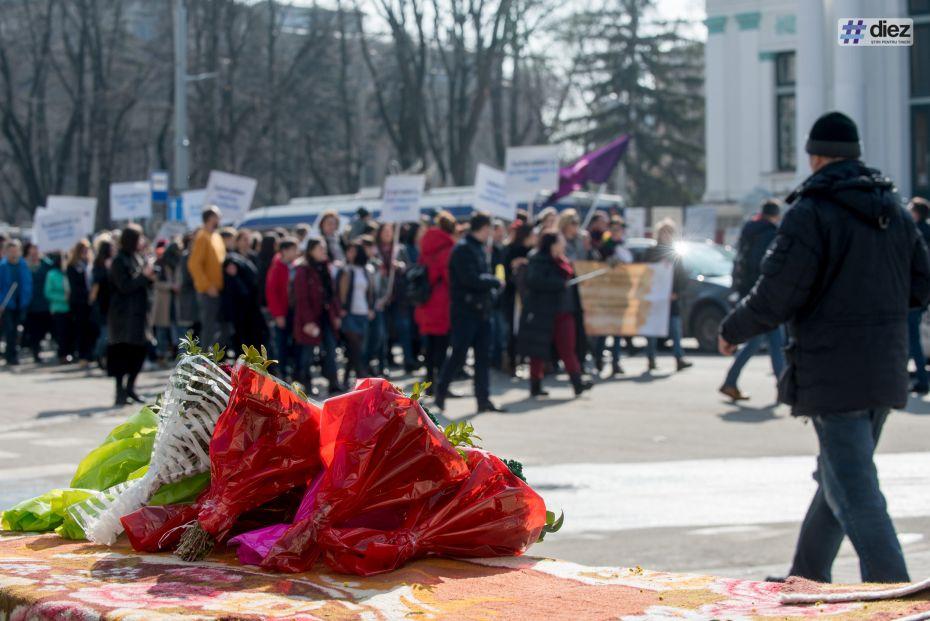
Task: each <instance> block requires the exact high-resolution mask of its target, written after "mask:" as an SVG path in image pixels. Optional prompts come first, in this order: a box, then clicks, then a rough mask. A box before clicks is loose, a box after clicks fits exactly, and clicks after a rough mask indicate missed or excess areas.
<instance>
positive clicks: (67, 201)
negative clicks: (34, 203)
mask: <svg viewBox="0 0 930 621" xmlns="http://www.w3.org/2000/svg"><path fill="white" fill-rule="evenodd" d="M45 208H46V209H47V210H48V211H50V212H55V213H63V212H70V213H73V212H77V213H79V214H81V220H82V222H81V231H82V236H83V237H90V236H91V235H92V234H93V232H94V218H95V216H96V214H97V199H96V198H90V197H87V196H49V197H48V198H47V199H46V200H45Z"/></svg>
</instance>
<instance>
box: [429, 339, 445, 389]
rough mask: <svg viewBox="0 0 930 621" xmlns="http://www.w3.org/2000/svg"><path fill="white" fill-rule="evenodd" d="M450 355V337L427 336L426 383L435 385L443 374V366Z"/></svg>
mask: <svg viewBox="0 0 930 621" xmlns="http://www.w3.org/2000/svg"><path fill="white" fill-rule="evenodd" d="M448 353H449V335H448V334H427V335H426V381H427V382H430V383H433V382H435V381H436V380H437V378H438V377H439V374H440V373H441V372H442V366H443V365H444V364H445V363H446V356H447V354H448Z"/></svg>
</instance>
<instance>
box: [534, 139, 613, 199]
mask: <svg viewBox="0 0 930 621" xmlns="http://www.w3.org/2000/svg"><path fill="white" fill-rule="evenodd" d="M629 144H630V135H629V134H623V135H622V136H620V137H619V138H616V139H615V140H613V141H611V142H609V143H608V144H605V145H604V146H603V147H600V148H599V149H595V150H594V151H591V152H590V153H585V154H584V155H583V156H581V158H580V159H579V160H578V161H577V162H575V163H574V164H572V165H571V166H568V167H566V168H562V169H561V170H559V189H558V190H556V191H555V192H553V193H552V195H551V196H549V198H548V200H546V204H547V205H551V204H552V203H554V202H556V201H557V200H559V199H560V198H562V197H563V196H568V195H569V194H571V193H572V192H577V191H578V190H581V189H582V188H583V187H584V186H585V184H586V183H587V182H589V181H593V182H594V183H606V182H607V180H608V179H609V178H610V175H611V173H613V171H614V168H616V167H617V162H619V161H620V158H621V157H622V156H623V153H624V152H625V151H626V148H627V146H628V145H629Z"/></svg>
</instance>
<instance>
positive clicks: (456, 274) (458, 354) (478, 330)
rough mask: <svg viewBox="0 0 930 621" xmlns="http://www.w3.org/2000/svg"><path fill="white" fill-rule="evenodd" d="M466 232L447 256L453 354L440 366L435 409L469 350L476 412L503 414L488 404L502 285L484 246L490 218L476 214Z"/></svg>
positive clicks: (462, 364) (488, 231)
mask: <svg viewBox="0 0 930 621" xmlns="http://www.w3.org/2000/svg"><path fill="white" fill-rule="evenodd" d="M469 229H470V230H469V232H468V234H467V235H466V236H465V237H464V238H463V239H461V240H460V241H459V242H458V243H457V244H456V245H455V247H454V248H453V249H452V254H451V256H450V257H449V293H450V297H451V306H450V313H449V314H450V318H451V320H452V322H451V324H452V334H451V343H452V354H451V355H450V356H449V358H448V359H447V360H446V362H445V364H444V365H443V367H442V373H441V374H440V376H439V385H438V386H437V387H436V407H437V408H438V409H440V410H442V409H443V408H444V407H445V403H446V397H447V396H448V395H449V384H451V383H452V379H453V378H454V377H455V376H456V375H457V374H458V373H459V371H461V370H462V367H463V366H464V365H465V357H466V356H467V355H468V350H469V349H473V350H474V355H475V378H474V379H475V397H476V398H477V399H478V412H502V411H504V410H503V409H501V408H499V407H497V406H495V405H494V404H493V403H491V391H490V383H491V378H490V370H489V369H488V365H489V363H490V356H491V334H492V329H491V313H492V312H493V310H494V297H495V293H496V291H497V290H498V289H499V288H500V286H501V282H500V280H498V279H497V278H495V277H494V275H493V274H491V269H490V267H489V265H488V256H487V245H488V238H489V237H490V235H491V218H490V217H489V216H488V215H487V214H484V213H476V214H475V215H473V216H472V217H471V220H470V221H469Z"/></svg>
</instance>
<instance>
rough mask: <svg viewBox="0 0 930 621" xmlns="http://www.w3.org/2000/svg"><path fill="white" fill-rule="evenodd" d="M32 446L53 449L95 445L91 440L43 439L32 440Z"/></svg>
mask: <svg viewBox="0 0 930 621" xmlns="http://www.w3.org/2000/svg"><path fill="white" fill-rule="evenodd" d="M29 443H30V444H35V445H36V446H47V447H53V448H59V447H63V446H89V445H92V444H94V441H93V440H91V439H89V438H68V437H64V438H41V439H38V440H30V441H29Z"/></svg>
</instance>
